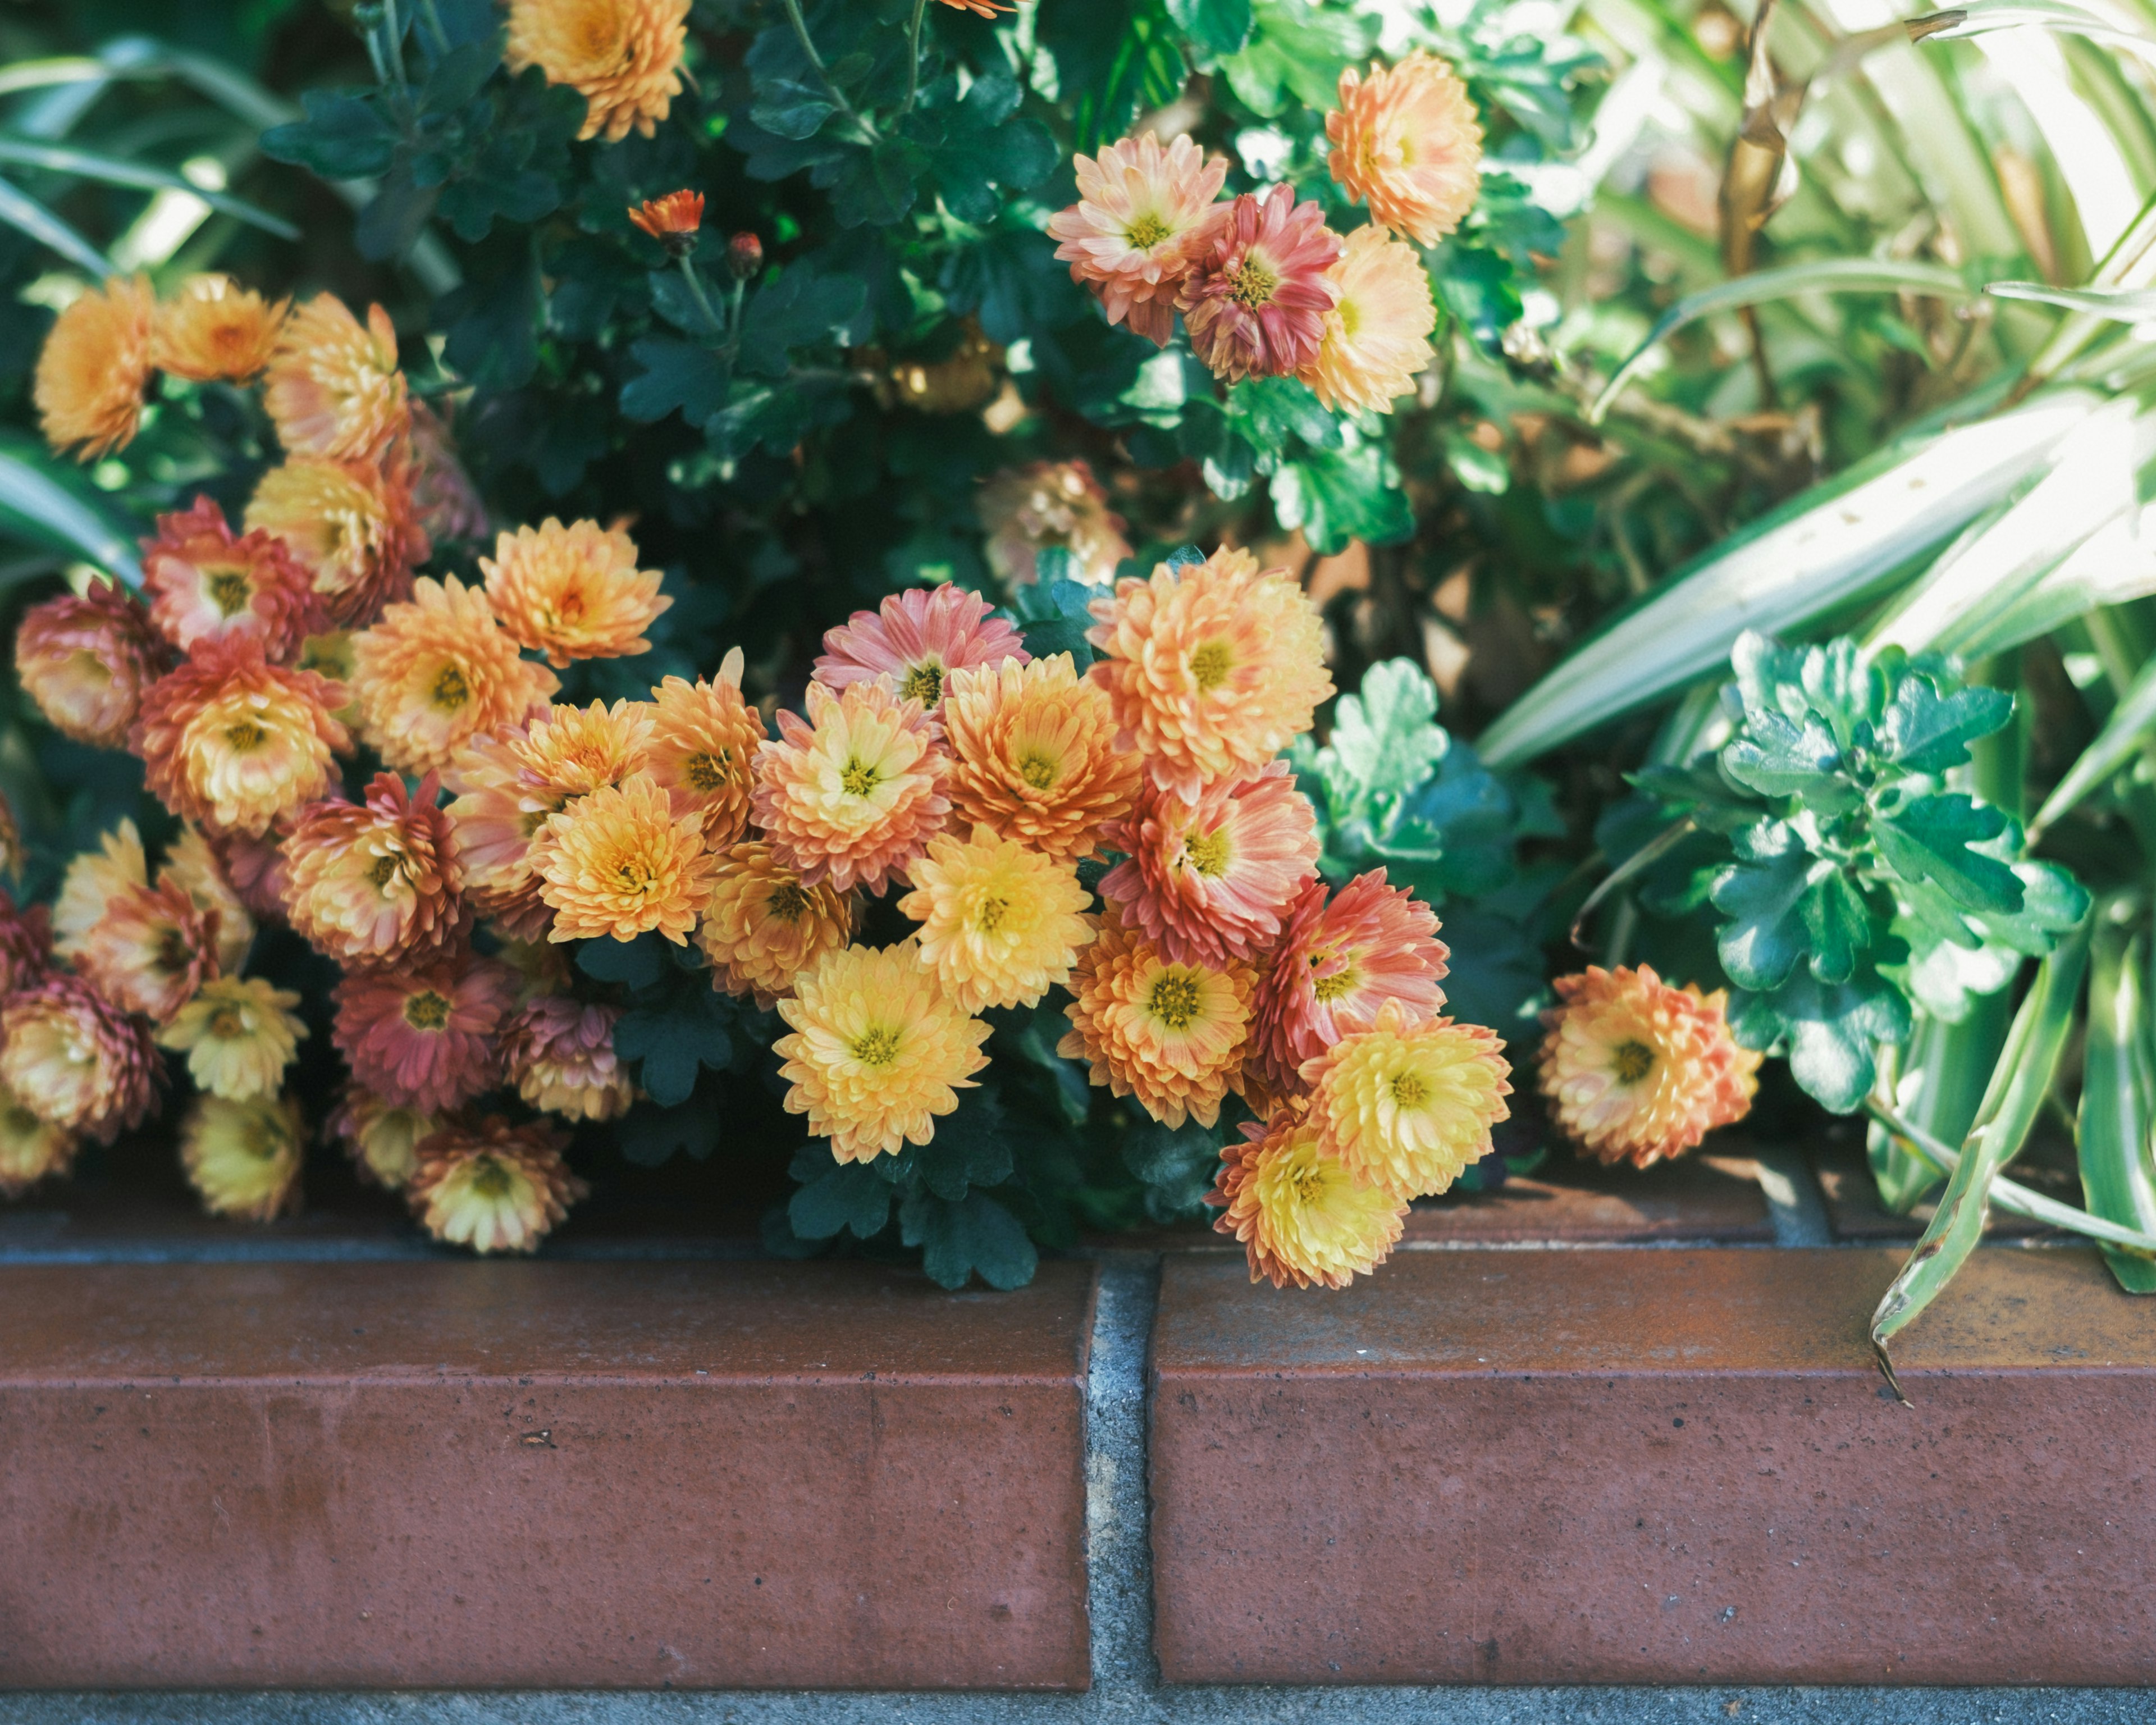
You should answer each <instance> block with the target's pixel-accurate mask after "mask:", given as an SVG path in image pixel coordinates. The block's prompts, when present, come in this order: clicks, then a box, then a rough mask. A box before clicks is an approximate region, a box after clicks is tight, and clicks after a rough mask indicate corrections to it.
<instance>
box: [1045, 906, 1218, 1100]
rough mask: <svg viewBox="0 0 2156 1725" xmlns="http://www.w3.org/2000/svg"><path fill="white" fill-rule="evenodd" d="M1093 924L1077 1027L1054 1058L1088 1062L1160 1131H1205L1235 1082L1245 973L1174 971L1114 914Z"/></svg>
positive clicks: (1083, 957)
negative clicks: (1192, 1123) (1193, 1127)
mask: <svg viewBox="0 0 2156 1725" xmlns="http://www.w3.org/2000/svg"><path fill="white" fill-rule="evenodd" d="M1091 920H1092V921H1093V922H1095V924H1096V926H1097V927H1098V928H1099V930H1100V933H1099V935H1098V937H1096V939H1095V940H1094V942H1093V943H1092V944H1091V946H1089V947H1086V949H1085V950H1084V951H1083V952H1081V953H1080V954H1079V956H1078V963H1077V966H1076V968H1075V969H1074V970H1073V971H1072V973H1071V976H1070V992H1071V993H1072V994H1073V995H1074V996H1075V999H1073V1000H1072V1001H1071V1003H1070V1005H1069V1006H1067V1007H1065V1009H1064V1012H1065V1015H1066V1016H1067V1017H1068V1018H1069V1019H1070V1022H1071V1024H1072V1025H1073V1026H1074V1028H1073V1029H1070V1030H1069V1031H1067V1032H1066V1033H1065V1035H1064V1037H1063V1040H1062V1041H1061V1042H1060V1043H1059V1044H1057V1045H1056V1050H1055V1051H1056V1052H1057V1053H1058V1054H1060V1055H1062V1056H1063V1057H1064V1058H1065V1060H1086V1061H1090V1062H1091V1065H1092V1068H1093V1082H1094V1083H1096V1084H1105V1085H1106V1086H1108V1087H1109V1088H1110V1089H1111V1091H1114V1092H1115V1093H1116V1095H1117V1096H1136V1097H1137V1099H1138V1101H1139V1103H1140V1104H1141V1105H1142V1106H1143V1107H1144V1109H1145V1111H1146V1112H1147V1113H1148V1114H1150V1115H1152V1117H1153V1118H1154V1119H1155V1120H1158V1121H1159V1122H1161V1123H1162V1124H1163V1126H1181V1125H1182V1124H1183V1119H1184V1117H1186V1116H1188V1117H1191V1118H1193V1119H1195V1120H1196V1121H1197V1122H1199V1124H1200V1125H1201V1126H1211V1125H1212V1124H1213V1123H1214V1122H1215V1121H1217V1120H1218V1119H1219V1117H1220V1100H1221V1098H1222V1097H1223V1096H1226V1095H1227V1093H1228V1091H1229V1088H1230V1087H1231V1086H1235V1085H1236V1084H1237V1083H1238V1082H1239V1081H1240V1067H1241V1065H1242V1059H1243V1040H1244V1036H1245V1033H1246V1031H1247V1030H1248V1029H1249V1025H1250V996H1251V993H1252V991H1253V989H1254V988H1255V978H1254V977H1253V976H1252V974H1251V972H1250V966H1248V965H1247V964H1242V963H1227V964H1224V965H1217V966H1216V965H1209V964H1171V963H1169V962H1168V959H1167V958H1166V957H1163V955H1162V953H1161V952H1160V951H1159V950H1158V948H1157V947H1153V946H1152V945H1151V944H1150V943H1149V942H1147V941H1146V940H1145V939H1144V938H1143V937H1141V936H1139V935H1136V934H1133V933H1132V932H1129V931H1128V930H1127V929H1125V928H1124V927H1122V925H1121V924H1119V923H1118V922H1116V920H1115V918H1114V917H1113V916H1102V917H1096V918H1093V919H1091Z"/></svg>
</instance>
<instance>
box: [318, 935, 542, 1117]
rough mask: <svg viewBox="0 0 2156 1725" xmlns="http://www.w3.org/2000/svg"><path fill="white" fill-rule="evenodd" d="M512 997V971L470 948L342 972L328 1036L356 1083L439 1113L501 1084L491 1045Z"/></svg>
mask: <svg viewBox="0 0 2156 1725" xmlns="http://www.w3.org/2000/svg"><path fill="white" fill-rule="evenodd" d="M336 1003H337V1015H336V1030H335V1032H334V1040H335V1041H336V1045H337V1048H338V1050H340V1051H341V1053H342V1054H343V1055H344V1057H345V1059H346V1060H347V1061H349V1062H350V1063H351V1065H352V1077H353V1079H354V1080H355V1081H357V1083H359V1084H361V1085H363V1086H366V1087H367V1089H368V1090H371V1091H374V1092H375V1093H376V1094H377V1095H378V1096H382V1098H384V1099H385V1100H386V1101H391V1102H394V1103H397V1104H398V1105H399V1106H405V1107H413V1108H418V1109H423V1110H424V1111H428V1112H429V1113H439V1111H441V1110H443V1109H444V1108H453V1107H454V1106H456V1105H457V1104H458V1103H459V1102H463V1101H469V1100H470V1098H471V1097H473V1096H477V1095H479V1094H480V1091H488V1090H492V1089H493V1088H494V1086H495V1085H496V1084H498V1083H499V1082H500V1079H501V1064H500V1053H499V1050H498V1048H497V1046H496V1044H497V1042H498V1040H499V1038H500V1033H501V1027H502V1024H504V1022H505V1021H506V1019H508V1017H509V1014H510V1012H511V1009H513V1007H514V1006H515V1004H516V972H515V971H513V970H511V968H509V967H508V966H507V965H506V964H498V963H495V962H494V961H493V960H491V959H488V958H475V957H471V956H470V954H469V953H462V954H458V955H455V956H453V957H448V958H443V959H438V960H437V961H436V962H435V963H432V964H429V965H423V966H421V967H419V968H417V969H413V970H408V971H382V970H353V971H347V972H346V973H345V978H344V980H343V981H342V982H341V983H338V984H337V986H336Z"/></svg>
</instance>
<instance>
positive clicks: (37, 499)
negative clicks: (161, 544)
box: [0, 437, 142, 592]
mask: <svg viewBox="0 0 2156 1725" xmlns="http://www.w3.org/2000/svg"><path fill="white" fill-rule="evenodd" d="M0 533H4V534H5V535H7V536H8V537H9V538H13V539H19V540H27V541H28V542H31V543H33V544H37V545H45V546H50V547H53V548H54V549H55V550H59V551H71V552H75V553H77V554H78V555H79V556H80V557H82V558H83V560H84V561H85V562H90V563H94V564H95V565H96V566H97V567H99V568H100V569H104V570H106V571H109V572H110V573H112V574H114V575H115V576H117V577H118V578H120V579H121V581H122V582H123V583H126V585H127V586H129V587H131V588H136V590H137V591H138V592H139V591H140V590H141V586H142V565H141V562H139V561H138V560H137V558H136V555H135V543H134V538H135V535H134V530H133V528H132V527H131V525H130V524H129V523H128V522H127V521H125V520H124V519H122V518H121V517H120V516H118V515H117V514H116V513H115V511H114V510H113V508H112V506H111V505H110V503H109V502H108V501H106V500H105V494H104V493H103V492H101V491H100V490H96V489H95V487H93V486H92V485H90V484H89V483H88V482H87V481H86V480H84V479H83V478H82V476H81V475H80V472H79V471H77V470H75V469H74V467H73V466H72V465H63V464H62V463H60V462H59V461H58V460H56V459H54V457H53V456H51V455H50V454H48V453H47V452H46V451H45V450H44V449H43V448H42V447H41V446H39V445H38V444H33V443H31V442H29V441H28V439H21V440H18V439H14V438H13V437H8V438H5V439H0Z"/></svg>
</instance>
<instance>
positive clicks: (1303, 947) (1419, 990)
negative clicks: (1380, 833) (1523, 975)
mask: <svg viewBox="0 0 2156 1725" xmlns="http://www.w3.org/2000/svg"><path fill="white" fill-rule="evenodd" d="M1436 934H1437V912H1436V911H1433V910H1431V909H1430V906H1428V905H1426V904H1424V902H1423V901H1421V900H1419V899H1418V898H1416V897H1415V896H1414V895H1413V894H1412V893H1409V892H1408V891H1406V890H1405V889H1404V888H1401V887H1397V886H1386V885H1385V871H1384V870H1383V869H1373V870H1370V872H1369V873H1368V874H1366V875H1357V876H1356V877H1355V878H1354V879H1353V880H1350V881H1349V882H1348V883H1347V885H1346V886H1343V887H1342V888H1341V889H1340V890H1339V891H1337V892H1336V893H1333V894H1332V895H1331V896H1330V897H1328V896H1327V894H1326V891H1325V883H1324V882H1323V881H1322V880H1312V881H1311V882H1310V883H1308V884H1307V885H1306V886H1304V888H1303V889H1302V896H1301V898H1300V899H1299V900H1297V901H1296V905H1295V906H1294V908H1293V909H1292V910H1291V911H1290V912H1289V913H1288V916H1287V919H1286V922H1285V923H1284V925H1283V926H1282V927H1281V940H1280V945H1279V946H1278V947H1276V948H1275V949H1274V951H1273V956H1272V958H1271V960H1270V963H1268V964H1267V965H1266V967H1265V972H1264V974H1263V975H1262V976H1260V978H1259V983H1258V999H1257V1029H1256V1034H1255V1035H1254V1036H1253V1038H1252V1039H1251V1056H1252V1060H1253V1062H1254V1064H1255V1067H1256V1070H1258V1071H1259V1072H1260V1073H1261V1074H1262V1075H1263V1076H1264V1079H1265V1083H1266V1084H1267V1085H1268V1086H1270V1088H1271V1089H1273V1090H1275V1091H1282V1092H1286V1091H1296V1090H1298V1089H1300V1088H1301V1076H1300V1073H1301V1067H1302V1064H1303V1062H1304V1061H1306V1060H1315V1059H1316V1058H1317V1056H1318V1055H1322V1054H1323V1053H1324V1052H1325V1050H1327V1049H1328V1048H1330V1047H1332V1045H1333V1044H1334V1043H1336V1042H1337V1041H1339V1040H1340V1039H1341V1038H1342V1037H1343V1036H1347V1035H1350V1034H1353V1033H1354V1032H1355V1031H1358V1030H1368V1029H1372V1028H1373V1027H1374V1026H1375V1025H1376V1024H1377V1022H1378V1009H1379V1008H1380V1007H1381V1006H1383V1004H1384V1003H1385V1002H1386V1001H1387V1000H1398V1001H1399V1003H1400V1004H1401V1005H1402V1006H1403V1007H1404V1009H1406V1010H1407V1013H1408V1014H1409V1017H1410V1018H1411V1019H1424V1018H1432V1017H1435V1015H1436V1014H1438V1013H1439V1012H1440V1010H1441V1009H1443V1008H1444V1005H1445V991H1444V990H1443V989H1442V988H1439V987H1438V980H1439V978H1441V977H1442V976H1444V974H1445V960H1446V959H1447V958H1448V957H1450V953H1448V952H1447V951H1446V950H1445V943H1444V942H1442V941H1440V940H1439V939H1437V938H1436Z"/></svg>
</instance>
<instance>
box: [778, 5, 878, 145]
mask: <svg viewBox="0 0 2156 1725" xmlns="http://www.w3.org/2000/svg"><path fill="white" fill-rule="evenodd" d="M786 16H787V17H788V18H789V19H791V20H792V21H793V33H794V34H795V35H796V36H797V37H798V38H799V39H800V40H801V51H802V53H803V54H807V55H808V64H810V65H811V66H813V67H814V68H815V70H816V76H817V78H818V79H819V80H821V82H822V84H823V85H824V89H825V90H828V91H829V93H830V97H831V100H832V101H833V102H834V103H835V104H836V105H837V106H838V110H839V112H840V113H841V114H843V115H844V116H846V118H847V119H849V120H850V121H853V122H854V123H855V125H856V126H858V125H860V117H859V116H857V115H856V114H855V112H854V110H853V105H852V104H851V103H850V102H849V101H847V100H846V98H845V96H844V94H843V93H842V92H841V91H840V90H839V86H838V85H835V84H834V83H832V82H831V74H830V72H829V70H828V69H826V68H825V66H824V56H823V55H821V54H819V53H817V52H816V44H815V43H814V41H813V40H812V39H810V37H809V34H808V20H807V19H806V18H803V17H802V16H801V0H786Z"/></svg>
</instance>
